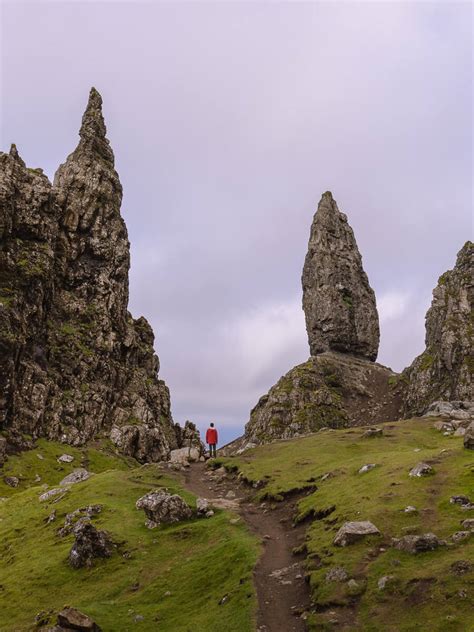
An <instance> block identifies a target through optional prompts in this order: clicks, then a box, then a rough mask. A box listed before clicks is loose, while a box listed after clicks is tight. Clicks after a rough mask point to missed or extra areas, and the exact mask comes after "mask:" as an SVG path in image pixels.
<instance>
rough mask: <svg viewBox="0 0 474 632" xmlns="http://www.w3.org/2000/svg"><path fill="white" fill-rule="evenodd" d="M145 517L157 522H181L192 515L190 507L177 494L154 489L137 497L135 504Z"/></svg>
mask: <svg viewBox="0 0 474 632" xmlns="http://www.w3.org/2000/svg"><path fill="white" fill-rule="evenodd" d="M135 506H136V508H137V509H143V511H144V512H145V515H146V517H147V518H148V519H149V520H152V521H153V522H155V523H157V524H161V523H171V522H181V521H182V520H188V519H189V518H191V517H192V515H193V512H192V509H191V507H190V506H189V505H188V504H187V503H186V502H185V501H184V500H183V499H182V498H181V496H179V495H178V494H169V493H168V492H167V491H164V490H160V489H156V490H154V491H152V492H150V493H148V494H145V496H142V497H141V498H139V499H138V500H137V502H136V504H135Z"/></svg>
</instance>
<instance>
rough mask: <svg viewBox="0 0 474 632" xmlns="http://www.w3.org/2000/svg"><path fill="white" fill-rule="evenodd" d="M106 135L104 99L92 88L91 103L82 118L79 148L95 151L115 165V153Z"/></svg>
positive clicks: (90, 93) (89, 102)
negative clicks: (103, 111)
mask: <svg viewBox="0 0 474 632" xmlns="http://www.w3.org/2000/svg"><path fill="white" fill-rule="evenodd" d="M106 133H107V128H106V126H105V122H104V117H103V114H102V97H101V96H100V94H99V92H98V91H97V90H96V89H95V88H91V90H90V92H89V101H88V103H87V107H86V110H85V112H84V114H83V116H82V125H81V129H80V130H79V136H80V137H81V140H80V143H79V148H80V149H82V150H89V151H93V152H95V153H97V154H99V155H100V156H102V158H104V159H105V160H107V161H109V162H110V163H111V164H112V165H113V164H114V153H113V151H112V148H111V147H110V144H109V141H108V139H107V138H106ZM79 148H78V149H79Z"/></svg>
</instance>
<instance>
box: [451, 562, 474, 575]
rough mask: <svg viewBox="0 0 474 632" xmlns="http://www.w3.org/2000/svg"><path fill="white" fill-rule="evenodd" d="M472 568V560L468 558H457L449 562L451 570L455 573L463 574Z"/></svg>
mask: <svg viewBox="0 0 474 632" xmlns="http://www.w3.org/2000/svg"><path fill="white" fill-rule="evenodd" d="M472 568H473V564H472V562H469V561H468V560H458V561H456V562H453V563H452V564H451V572H452V573H454V574H455V575H465V574H466V573H470V572H471V570H472Z"/></svg>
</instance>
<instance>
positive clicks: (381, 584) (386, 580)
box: [377, 575, 395, 590]
mask: <svg viewBox="0 0 474 632" xmlns="http://www.w3.org/2000/svg"><path fill="white" fill-rule="evenodd" d="M394 579H395V577H394V576H393V575H384V576H383V577H381V578H380V579H379V580H378V582H377V587H378V589H379V590H385V588H386V587H387V584H390V583H391V582H393V580H394Z"/></svg>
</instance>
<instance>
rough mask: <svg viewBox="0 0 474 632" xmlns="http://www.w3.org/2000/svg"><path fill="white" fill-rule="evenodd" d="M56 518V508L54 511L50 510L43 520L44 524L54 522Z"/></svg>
mask: <svg viewBox="0 0 474 632" xmlns="http://www.w3.org/2000/svg"><path fill="white" fill-rule="evenodd" d="M55 520H56V509H54V511H52V512H51V513H50V514H49V516H48V517H47V518H46V520H45V522H46V524H50V523H51V522H54V521H55Z"/></svg>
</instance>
